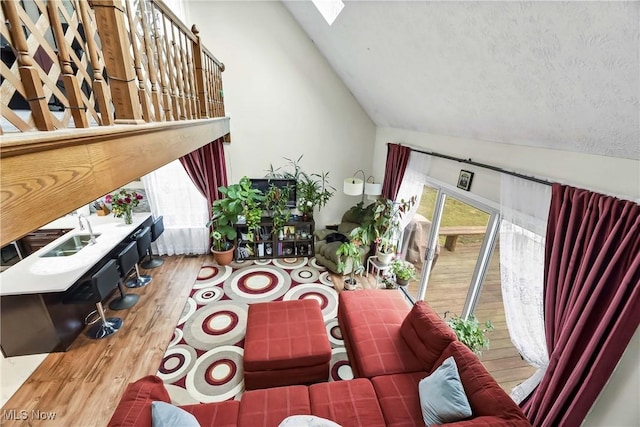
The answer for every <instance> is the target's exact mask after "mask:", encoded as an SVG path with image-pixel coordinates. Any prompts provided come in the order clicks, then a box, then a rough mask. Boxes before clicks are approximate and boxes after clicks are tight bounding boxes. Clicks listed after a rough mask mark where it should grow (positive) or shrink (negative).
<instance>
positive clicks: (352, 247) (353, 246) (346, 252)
mask: <svg viewBox="0 0 640 427" xmlns="http://www.w3.org/2000/svg"><path fill="white" fill-rule="evenodd" d="M360 244H361V242H360V240H357V239H352V240H351V241H349V242H342V244H341V245H340V246H338V250H337V251H336V255H338V273H344V272H345V271H346V269H347V262H348V261H349V260H351V274H350V276H349V281H350V282H351V285H352V286H353V285H355V284H356V278H355V275H356V274H358V275H362V273H363V272H364V266H363V265H362V261H361V259H360V249H359V246H360Z"/></svg>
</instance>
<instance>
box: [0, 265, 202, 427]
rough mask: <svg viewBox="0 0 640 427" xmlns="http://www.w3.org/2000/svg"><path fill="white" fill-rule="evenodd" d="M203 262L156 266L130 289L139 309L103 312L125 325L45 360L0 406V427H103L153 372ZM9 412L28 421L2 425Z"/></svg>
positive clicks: (84, 340)
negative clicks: (45, 416) (145, 281)
mask: <svg viewBox="0 0 640 427" xmlns="http://www.w3.org/2000/svg"><path fill="white" fill-rule="evenodd" d="M208 258H210V257H208ZM208 258H207V257H205V256H204V255H202V256H198V257H185V256H177V257H165V263H164V264H163V265H162V266H161V267H159V268H156V269H153V270H148V271H147V273H148V274H151V275H152V276H153V281H152V282H151V283H150V284H149V285H147V286H146V287H144V288H140V289H135V290H131V289H130V290H129V292H135V293H138V294H140V300H139V302H138V304H136V305H135V306H134V307H132V308H131V309H130V310H122V311H115V312H114V311H111V310H107V316H118V317H121V318H122V319H123V320H124V325H123V327H122V329H121V330H120V331H118V332H117V333H116V334H115V335H113V336H111V337H109V338H107V339H102V340H91V339H89V338H87V337H85V336H84V335H80V336H79V337H78V338H77V339H76V340H75V341H74V343H73V344H72V345H71V348H70V349H69V350H68V351H67V352H65V353H51V354H50V355H49V356H47V358H46V359H45V360H44V362H42V364H41V365H40V366H39V367H38V368H37V369H36V370H35V372H34V373H33V374H32V375H31V376H30V377H29V379H28V380H27V381H26V383H25V384H24V385H23V386H22V387H21V388H20V389H19V390H18V391H17V392H16V393H15V394H14V395H13V396H12V397H11V398H10V399H9V401H7V403H6V404H5V405H4V406H3V407H2V413H1V414H0V416H1V417H2V418H0V424H2V425H6V426H14V425H16V426H17V425H20V426H24V425H34V426H65V427H68V426H82V427H85V426H87V427H88V426H105V425H106V424H107V422H108V421H109V419H110V418H111V415H112V414H113V411H114V410H115V407H116V405H117V403H118V401H119V400H120V396H121V395H122V392H123V391H124V388H125V387H126V385H127V384H128V383H130V382H132V381H135V380H137V379H138V378H141V377H143V376H145V375H152V374H155V373H156V371H157V369H158V366H160V362H161V361H162V356H163V355H164V353H165V351H166V348H167V345H168V343H169V340H170V339H171V336H172V334H173V328H174V327H175V325H176V324H177V323H178V318H179V317H180V314H181V313H182V309H183V307H184V304H185V302H186V299H187V297H188V296H189V291H190V290H191V288H192V287H193V282H194V281H195V279H196V276H197V274H198V271H199V269H200V266H201V265H202V264H203V262H204V261H205V260H206V259H208ZM17 327H19V326H17ZM10 410H16V411H23V410H24V411H27V415H28V418H27V419H26V420H24V421H11V420H7V419H6V418H7V412H5V411H10ZM32 411H40V412H53V413H55V418H54V420H52V421H51V420H37V419H35V418H34V417H32V414H33V412H32Z"/></svg>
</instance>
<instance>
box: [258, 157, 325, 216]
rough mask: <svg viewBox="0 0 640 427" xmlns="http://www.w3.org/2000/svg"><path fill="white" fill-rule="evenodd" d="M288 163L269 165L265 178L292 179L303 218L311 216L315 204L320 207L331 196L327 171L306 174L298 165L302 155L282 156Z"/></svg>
mask: <svg viewBox="0 0 640 427" xmlns="http://www.w3.org/2000/svg"><path fill="white" fill-rule="evenodd" d="M284 159H285V160H286V161H287V162H288V165H286V166H284V167H278V168H274V167H273V165H269V170H268V171H267V178H280V179H293V180H295V181H296V196H297V197H298V202H297V204H296V206H297V208H298V210H299V211H300V213H301V214H302V216H303V219H307V218H308V217H312V216H313V210H314V208H315V207H316V206H318V208H319V209H322V207H324V205H326V204H327V202H328V201H329V199H331V197H332V196H333V194H334V192H335V190H336V189H335V188H334V187H332V186H331V185H329V172H324V171H322V172H321V173H311V174H308V173H306V172H304V171H303V170H302V168H301V166H300V161H301V160H302V156H300V157H298V159H297V160H293V159H288V158H286V157H285V158H284Z"/></svg>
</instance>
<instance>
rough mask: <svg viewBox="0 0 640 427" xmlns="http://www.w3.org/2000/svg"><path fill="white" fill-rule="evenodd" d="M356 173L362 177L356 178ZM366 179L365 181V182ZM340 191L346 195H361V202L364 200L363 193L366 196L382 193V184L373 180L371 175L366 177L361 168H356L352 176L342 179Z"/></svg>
mask: <svg viewBox="0 0 640 427" xmlns="http://www.w3.org/2000/svg"><path fill="white" fill-rule="evenodd" d="M358 173H361V174H362V178H363V179H360V178H356V175H358ZM365 181H366V182H365ZM342 191H343V192H344V194H346V195H348V196H360V195H362V202H364V195H365V194H366V195H367V196H379V195H381V194H382V184H378V183H376V182H375V180H374V178H373V176H370V177H369V178H367V177H366V175H365V173H364V171H363V170H361V169H359V170H357V171H356V172H355V173H354V174H353V176H351V177H349V178H347V179H345V180H344V182H343V185H342Z"/></svg>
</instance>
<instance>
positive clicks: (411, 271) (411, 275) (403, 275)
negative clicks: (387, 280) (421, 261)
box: [391, 259, 416, 286]
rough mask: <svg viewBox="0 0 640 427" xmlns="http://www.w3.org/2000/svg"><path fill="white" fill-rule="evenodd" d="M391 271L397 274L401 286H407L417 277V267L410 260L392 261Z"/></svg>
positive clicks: (397, 280)
mask: <svg viewBox="0 0 640 427" xmlns="http://www.w3.org/2000/svg"><path fill="white" fill-rule="evenodd" d="M391 272H392V273H393V274H394V275H395V276H396V282H397V283H398V285H400V286H407V284H408V283H409V281H410V280H413V279H415V278H416V268H415V267H414V266H413V264H411V263H410V262H407V261H404V260H401V259H397V260H395V261H393V262H392V263H391Z"/></svg>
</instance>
